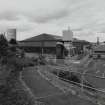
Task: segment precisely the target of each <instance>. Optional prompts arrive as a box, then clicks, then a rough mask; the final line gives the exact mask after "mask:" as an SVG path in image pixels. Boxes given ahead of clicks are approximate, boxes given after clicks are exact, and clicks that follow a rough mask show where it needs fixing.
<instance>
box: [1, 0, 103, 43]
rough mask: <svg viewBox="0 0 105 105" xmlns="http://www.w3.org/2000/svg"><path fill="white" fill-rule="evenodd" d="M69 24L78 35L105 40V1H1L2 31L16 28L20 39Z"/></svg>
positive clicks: (57, 32)
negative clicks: (98, 37)
mask: <svg viewBox="0 0 105 105" xmlns="http://www.w3.org/2000/svg"><path fill="white" fill-rule="evenodd" d="M68 26H70V28H71V29H72V30H73V32H74V34H75V37H78V38H81V39H86V40H89V41H96V37H97V36H100V39H101V40H102V41H103V40H105V34H104V33H105V0H0V31H5V30H6V29H7V28H15V27H16V28H17V31H18V33H17V38H18V40H22V39H25V38H28V37H31V36H35V35H38V34H40V33H50V34H56V35H62V30H63V29H66V28H67V27H68Z"/></svg>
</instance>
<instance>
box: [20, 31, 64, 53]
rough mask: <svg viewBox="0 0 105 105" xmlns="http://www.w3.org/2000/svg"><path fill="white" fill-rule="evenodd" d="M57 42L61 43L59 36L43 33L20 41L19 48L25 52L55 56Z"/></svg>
mask: <svg viewBox="0 0 105 105" xmlns="http://www.w3.org/2000/svg"><path fill="white" fill-rule="evenodd" d="M59 41H62V37H61V36H56V35H51V34H46V33H43V34H40V35H38V36H34V37H32V38H29V39H26V40H23V41H20V44H19V46H20V47H21V48H23V49H24V50H25V51H27V52H36V53H50V54H55V53H56V43H57V42H59Z"/></svg>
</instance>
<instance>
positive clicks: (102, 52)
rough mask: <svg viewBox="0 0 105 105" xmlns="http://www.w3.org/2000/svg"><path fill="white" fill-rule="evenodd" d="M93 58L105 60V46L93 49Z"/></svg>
mask: <svg viewBox="0 0 105 105" xmlns="http://www.w3.org/2000/svg"><path fill="white" fill-rule="evenodd" d="M92 55H93V57H98V56H100V57H104V58H105V45H97V46H94V47H93V51H92Z"/></svg>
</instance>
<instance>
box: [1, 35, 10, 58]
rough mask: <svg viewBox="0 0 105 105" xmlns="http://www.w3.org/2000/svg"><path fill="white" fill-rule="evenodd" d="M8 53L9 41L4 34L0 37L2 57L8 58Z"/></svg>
mask: <svg viewBox="0 0 105 105" xmlns="http://www.w3.org/2000/svg"><path fill="white" fill-rule="evenodd" d="M7 52H8V41H7V40H6V38H5V37H4V35H3V34H1V35H0V57H2V56H6V55H7Z"/></svg>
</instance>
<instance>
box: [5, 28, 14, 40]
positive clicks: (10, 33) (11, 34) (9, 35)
mask: <svg viewBox="0 0 105 105" xmlns="http://www.w3.org/2000/svg"><path fill="white" fill-rule="evenodd" d="M5 36H6V38H7V40H8V41H10V40H11V39H15V40H16V29H8V30H7V32H6V33H5Z"/></svg>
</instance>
